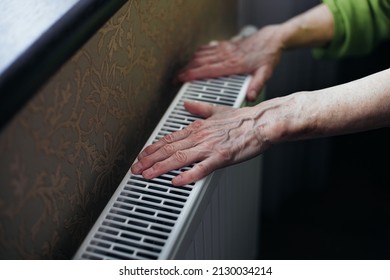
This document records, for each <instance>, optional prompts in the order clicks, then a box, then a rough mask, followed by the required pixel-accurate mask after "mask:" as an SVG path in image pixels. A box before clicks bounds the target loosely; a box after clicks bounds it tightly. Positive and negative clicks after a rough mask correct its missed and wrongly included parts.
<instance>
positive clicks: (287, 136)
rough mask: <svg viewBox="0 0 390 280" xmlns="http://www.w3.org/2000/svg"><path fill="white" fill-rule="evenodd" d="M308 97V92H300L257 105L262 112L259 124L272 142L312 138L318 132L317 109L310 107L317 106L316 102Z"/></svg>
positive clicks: (265, 135)
mask: <svg viewBox="0 0 390 280" xmlns="http://www.w3.org/2000/svg"><path fill="white" fill-rule="evenodd" d="M307 98H308V95H307V92H298V93H294V94H291V95H288V96H284V97H280V98H274V99H271V100H269V101H266V102H263V103H260V104H259V105H257V106H259V107H258V111H259V112H260V113H259V115H260V118H259V122H258V124H259V126H260V127H261V132H262V134H263V137H264V138H266V139H267V141H268V142H269V143H270V144H275V143H280V142H287V141H295V140H299V139H305V138H310V137H311V135H313V134H316V131H317V121H316V117H317V115H316V110H313V109H310V108H314V107H315V102H314V104H313V101H312V103H309V102H310V101H308V100H307ZM312 105H314V106H312Z"/></svg>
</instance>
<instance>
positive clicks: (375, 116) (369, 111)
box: [258, 69, 390, 143]
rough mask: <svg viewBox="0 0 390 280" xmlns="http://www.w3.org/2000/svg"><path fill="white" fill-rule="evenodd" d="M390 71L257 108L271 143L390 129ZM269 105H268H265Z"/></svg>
mask: <svg viewBox="0 0 390 280" xmlns="http://www.w3.org/2000/svg"><path fill="white" fill-rule="evenodd" d="M388 81H390V69H388V70H385V71H382V72H379V73H376V74H373V75H371V76H367V77H365V78H363V79H360V80H356V81H353V82H350V83H347V84H343V85H339V86H335V87H331V88H326V89H321V90H318V91H314V92H299V93H296V94H291V95H289V96H286V97H282V98H278V99H275V100H270V102H269V103H266V104H265V107H262V106H264V105H262V104H259V105H258V110H259V111H262V110H263V111H264V112H263V115H264V117H263V120H261V118H259V120H261V122H260V123H259V125H260V126H262V127H263V131H264V132H263V133H264V134H265V135H267V136H266V138H267V139H268V140H269V141H270V142H271V143H278V142H284V141H294V140H299V139H308V138H317V137H325V136H331V135H340V134H347V133H353V132H358V131H364V130H370V129H375V128H380V127H386V126H389V125H390V84H389V82H388ZM267 102H268V101H267Z"/></svg>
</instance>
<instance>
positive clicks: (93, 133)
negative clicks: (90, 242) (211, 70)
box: [0, 0, 237, 259]
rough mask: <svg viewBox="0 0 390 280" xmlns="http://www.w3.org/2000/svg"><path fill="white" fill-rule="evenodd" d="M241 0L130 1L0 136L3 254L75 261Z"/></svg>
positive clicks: (228, 27) (228, 30) (227, 30)
mask: <svg viewBox="0 0 390 280" xmlns="http://www.w3.org/2000/svg"><path fill="white" fill-rule="evenodd" d="M236 7H237V3H236V0H213V1H210V0H192V1H190V0H164V1H162V0H161V1H157V0H133V1H128V2H127V4H125V5H124V6H123V7H122V8H121V9H120V10H119V11H118V12H117V13H116V14H115V16H114V17H113V18H112V19H111V20H109V21H108V22H107V23H106V24H105V25H104V26H103V27H102V28H101V29H100V30H99V31H98V32H97V33H96V34H95V35H94V36H93V37H92V38H91V39H90V40H89V41H88V43H87V44H85V46H84V47H83V48H81V49H80V50H79V51H78V52H77V53H76V54H75V55H74V56H73V57H72V58H71V59H70V60H69V61H68V62H67V63H66V64H65V65H64V66H63V67H62V68H61V69H60V70H59V71H58V72H57V73H56V74H55V75H54V76H53V77H52V78H51V79H50V81H48V82H47V84H46V85H44V86H43V87H42V88H41V90H40V91H39V92H38V93H37V94H36V96H35V97H34V98H33V99H32V100H31V101H30V102H29V103H28V104H27V105H26V106H25V107H24V108H23V110H22V111H21V112H20V113H19V114H18V115H17V116H16V117H15V118H14V119H13V120H12V121H11V122H10V123H9V124H8V126H7V127H6V128H5V129H3V130H2V131H1V134H0V154H1V158H0V162H1V163H0V164H1V169H0V183H1V187H0V258H2V259H70V258H72V257H73V254H74V253H75V251H76V250H77V248H78V246H79V244H80V242H81V241H82V240H83V238H84V236H85V235H86V234H87V232H88V230H89V228H90V227H91V226H92V224H93V223H94V221H95V219H96V218H97V216H98V215H99V214H100V212H101V210H102V208H103V207H104V205H105V204H106V203H107V201H108V199H109V198H110V196H111V194H112V193H113V192H114V190H115V189H116V187H117V185H118V184H119V182H120V181H121V180H122V178H123V176H124V175H125V173H126V172H127V170H128V168H129V167H130V164H131V163H132V162H133V160H134V159H135V156H136V154H137V153H138V152H139V151H140V149H141V148H142V146H143V144H144V143H145V142H146V140H147V138H148V137H149V135H150V133H151V131H152V130H153V129H154V127H155V125H156V124H157V122H158V120H159V119H160V117H161V115H162V114H163V113H164V111H165V109H166V108H167V106H168V104H169V103H170V101H171V100H172V98H173V96H174V94H176V92H177V90H178V88H179V87H180V85H176V86H174V85H173V84H172V80H173V77H174V73H175V71H177V70H178V69H179V68H180V67H181V66H183V64H184V63H185V61H186V60H188V58H189V56H190V55H191V53H192V52H193V51H194V50H195V48H196V46H198V45H199V44H204V43H206V42H208V41H209V40H212V39H221V38H227V37H230V36H232V35H233V34H234V33H235V32H237V30H236Z"/></svg>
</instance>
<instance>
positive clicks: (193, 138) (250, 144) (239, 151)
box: [131, 102, 269, 186]
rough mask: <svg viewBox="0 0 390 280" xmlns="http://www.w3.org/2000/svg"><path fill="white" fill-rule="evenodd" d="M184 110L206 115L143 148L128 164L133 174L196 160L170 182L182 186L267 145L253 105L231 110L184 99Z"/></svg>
mask: <svg viewBox="0 0 390 280" xmlns="http://www.w3.org/2000/svg"><path fill="white" fill-rule="evenodd" d="M184 105H185V108H186V110H188V111H189V112H190V113H192V114H196V115H199V116H202V117H204V118H207V119H205V120H198V121H195V122H193V123H192V124H190V125H189V126H188V127H186V128H184V129H183V130H180V131H177V132H174V133H172V134H169V135H166V136H165V137H163V138H162V139H160V140H159V141H157V142H156V143H154V144H152V145H150V146H148V147H146V148H145V149H144V150H143V151H142V152H141V153H140V154H139V156H138V161H137V163H135V164H134V165H133V166H132V167H131V171H132V172H133V174H137V175H139V174H142V176H143V177H144V178H146V179H153V178H155V177H158V176H160V175H162V174H164V173H166V172H168V171H171V170H174V169H179V168H182V167H185V166H189V165H191V164H192V163H196V164H195V165H194V167H193V168H191V169H190V170H188V171H185V172H183V173H181V174H180V175H178V176H176V177H175V178H174V179H173V180H172V184H173V185H176V186H182V185H186V184H189V183H191V182H194V181H197V180H200V179H201V178H203V177H205V176H207V175H208V174H210V173H211V172H213V171H214V170H216V169H218V168H221V167H224V166H227V165H231V164H234V163H238V162H241V161H244V160H247V159H249V158H252V157H254V156H256V155H258V154H260V153H261V152H263V151H264V150H265V149H267V148H268V146H269V143H268V142H267V141H266V140H265V139H263V137H262V131H261V126H258V125H257V120H258V118H259V113H258V112H256V111H255V109H254V107H246V108H241V109H234V108H231V107H226V106H213V105H211V104H207V103H200V102H185V103H184Z"/></svg>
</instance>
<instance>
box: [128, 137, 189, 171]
mask: <svg viewBox="0 0 390 280" xmlns="http://www.w3.org/2000/svg"><path fill="white" fill-rule="evenodd" d="M193 146H194V145H192V144H191V142H189V141H186V140H181V141H178V142H174V143H171V144H166V145H164V146H162V147H161V148H160V149H158V150H157V151H155V152H154V153H151V154H149V155H147V156H144V157H142V158H141V159H139V160H138V162H137V163H135V164H134V165H133V166H132V167H131V171H132V172H133V174H136V175H138V174H141V173H142V172H143V171H144V170H146V169H148V168H150V167H151V166H153V164H155V163H156V162H159V161H163V160H165V159H167V158H169V157H170V156H172V155H173V154H174V153H176V152H177V151H181V150H186V149H188V148H191V147H193Z"/></svg>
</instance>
